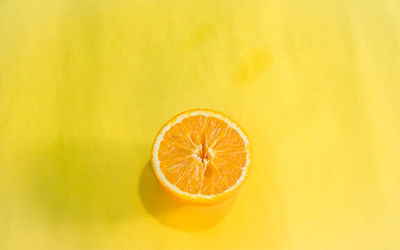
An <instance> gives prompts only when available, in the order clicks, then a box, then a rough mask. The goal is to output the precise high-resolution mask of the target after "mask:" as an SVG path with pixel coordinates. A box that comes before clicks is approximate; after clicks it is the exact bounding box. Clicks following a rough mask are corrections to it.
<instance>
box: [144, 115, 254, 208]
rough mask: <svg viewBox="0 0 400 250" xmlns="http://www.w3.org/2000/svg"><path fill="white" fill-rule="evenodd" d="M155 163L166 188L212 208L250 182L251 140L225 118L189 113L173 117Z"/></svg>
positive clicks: (158, 139)
mask: <svg viewBox="0 0 400 250" xmlns="http://www.w3.org/2000/svg"><path fill="white" fill-rule="evenodd" d="M152 165H153V170H154V173H155V175H156V177H157V179H158V181H159V182H160V184H161V186H162V187H163V188H164V189H165V190H166V191H167V192H168V193H169V194H171V195H172V196H173V197H174V198H176V199H178V200H180V201H182V202H185V203H189V204H195V205H211V204H214V203H217V202H219V201H221V200H223V199H225V198H226V197H227V196H229V194H231V193H232V192H233V191H235V190H237V189H238V187H239V186H240V185H241V184H242V183H243V181H244V180H245V178H246V176H247V173H248V171H249V166H250V145H249V140H248V138H247V136H246V135H245V134H244V132H243V130H242V129H240V127H239V126H238V125H237V124H236V123H235V122H233V121H232V120H231V119H229V118H228V117H226V116H225V115H223V114H221V113H219V112H216V111H212V110H205V109H197V110H189V111H186V112H183V113H181V114H178V115H176V116H175V117H173V118H172V119H171V120H170V121H168V122H167V124H165V125H164V126H163V127H162V128H161V130H160V131H159V132H158V134H157V136H156V138H155V140H154V143H153V149H152Z"/></svg>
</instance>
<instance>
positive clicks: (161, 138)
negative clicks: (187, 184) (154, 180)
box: [152, 110, 250, 199]
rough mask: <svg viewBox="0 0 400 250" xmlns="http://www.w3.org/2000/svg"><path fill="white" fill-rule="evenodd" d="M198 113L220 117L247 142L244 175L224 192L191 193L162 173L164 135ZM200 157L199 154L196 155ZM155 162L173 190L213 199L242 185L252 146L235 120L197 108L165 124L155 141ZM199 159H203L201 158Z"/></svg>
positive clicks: (182, 193) (191, 195)
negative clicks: (159, 151) (161, 157)
mask: <svg viewBox="0 0 400 250" xmlns="http://www.w3.org/2000/svg"><path fill="white" fill-rule="evenodd" d="M197 115H202V116H206V117H215V118H218V119H220V120H223V121H224V122H226V123H227V124H228V126H229V127H231V128H233V129H234V130H236V131H237V132H238V134H239V135H240V137H241V138H242V139H243V141H244V143H245V149H246V163H245V165H244V167H243V168H242V169H243V170H242V175H241V176H240V177H239V179H238V180H237V181H236V183H235V184H234V185H232V186H231V187H229V188H228V189H226V190H225V191H224V192H222V193H218V194H213V195H204V194H200V193H199V194H191V193H187V192H184V191H182V190H180V189H179V188H178V187H176V186H175V185H173V184H171V183H170V182H169V181H168V180H167V178H165V176H164V174H163V173H162V171H161V169H160V160H159V159H158V150H159V148H160V144H161V141H162V140H163V139H164V135H165V133H166V132H167V131H168V130H169V129H170V128H171V127H173V126H174V125H175V124H177V123H180V122H181V121H182V120H183V119H185V118H188V117H191V116H197ZM210 154H211V155H214V154H213V152H212V150H211V151H210ZM195 157H198V156H195ZM152 158H153V164H154V167H155V172H156V175H157V176H158V178H159V179H160V180H161V181H162V182H163V183H164V184H165V185H166V186H167V187H168V188H169V189H170V190H172V191H173V192H175V193H177V194H179V195H181V196H188V197H191V198H196V197H197V198H202V199H204V198H205V199H213V198H214V197H216V196H220V195H222V194H224V193H227V192H229V191H231V190H233V189H235V188H236V187H238V186H240V184H241V183H242V182H243V181H244V179H245V177H246V175H247V171H248V166H249V165H250V148H249V140H248V138H247V137H246V135H245V134H244V133H243V132H242V130H241V129H240V128H239V126H238V125H236V124H235V123H234V122H232V121H231V120H229V119H227V118H226V117H224V116H222V115H220V114H218V113H214V112H212V111H209V110H195V111H192V112H188V113H184V114H182V115H180V116H178V117H177V118H176V119H174V120H173V121H171V122H169V123H168V124H167V125H165V126H164V127H163V128H162V130H161V131H160V133H159V135H158V136H157V138H156V140H155V143H154V150H153V156H152ZM199 160H201V159H200V158H199Z"/></svg>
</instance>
